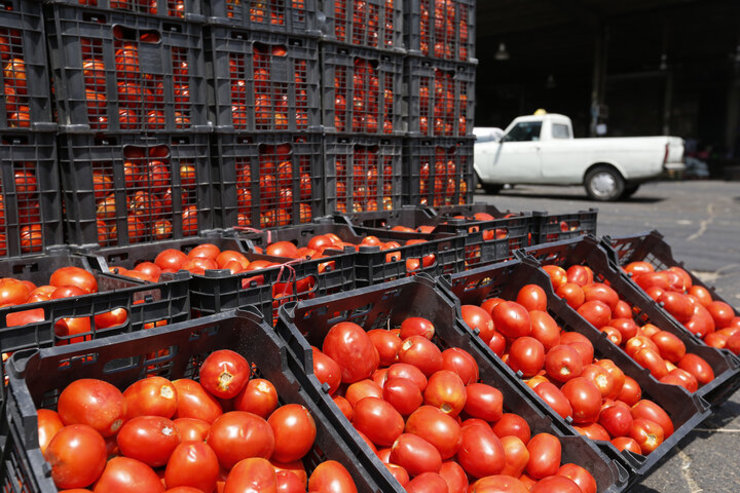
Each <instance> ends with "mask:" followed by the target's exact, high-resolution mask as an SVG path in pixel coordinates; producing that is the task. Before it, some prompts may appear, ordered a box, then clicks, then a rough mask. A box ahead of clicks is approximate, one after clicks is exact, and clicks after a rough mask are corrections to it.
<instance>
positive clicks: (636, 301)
mask: <svg viewBox="0 0 740 493" xmlns="http://www.w3.org/2000/svg"><path fill="white" fill-rule="evenodd" d="M518 255H520V256H521V257H525V256H531V257H533V258H535V259H536V260H538V261H539V262H540V263H541V264H542V265H546V264H554V265H559V266H561V267H568V266H570V265H573V264H580V265H587V266H588V267H590V268H591V270H593V273H594V280H597V279H598V280H599V281H601V282H607V283H608V284H609V285H610V286H611V288H612V289H614V290H615V291H616V292H617V293H618V294H619V296H620V298H622V299H624V300H625V301H626V302H627V303H629V304H630V305H632V306H633V312H634V315H633V318H634V319H635V321H636V322H637V323H638V325H643V324H646V323H652V324H653V325H655V326H657V327H659V328H660V329H662V330H666V331H668V332H670V333H672V334H674V335H675V336H677V337H678V338H679V339H681V341H682V342H683V343H684V344H685V345H686V352H687V353H694V354H696V355H698V356H700V357H702V358H704V359H705V360H706V361H707V363H708V364H709V366H711V367H712V371H713V372H714V375H715V378H714V380H712V381H711V382H710V383H708V384H706V385H703V386H702V387H700V388H699V390H697V391H696V392H695V393H694V394H695V395H698V396H700V397H702V398H704V399H705V400H706V401H707V402H709V403H710V404H712V405H718V404H721V403H723V402H724V401H725V400H726V399H727V398H729V397H730V395H732V393H733V391H734V390H736V389H737V387H738V386H740V364H739V363H740V362H739V360H738V359H737V358H736V357H735V356H733V355H732V354H731V353H730V352H729V351H725V350H720V349H716V348H714V347H711V346H707V345H706V344H705V343H704V341H702V340H701V339H700V338H699V337H697V336H695V335H694V334H692V333H691V332H689V331H688V330H686V329H685V328H684V327H683V326H682V325H680V324H679V323H678V322H676V320H675V319H674V318H673V317H671V316H670V315H668V313H667V312H666V311H665V310H663V309H662V308H661V307H660V306H659V305H658V304H657V303H656V302H655V301H653V300H652V299H651V298H650V297H648V296H647V295H646V294H645V293H644V292H643V291H642V290H641V289H639V288H638V287H637V286H636V285H635V284H634V283H633V282H632V281H631V280H630V279H629V277H627V276H626V275H624V274H622V273H621V272H619V270H617V268H616V267H614V266H613V265H612V264H611V263H610V262H609V259H608V257H607V253H606V251H605V250H604V249H603V248H602V247H601V246H600V244H599V241H598V240H597V239H596V238H594V237H593V236H582V237H580V238H574V239H570V240H563V241H558V242H553V243H547V244H543V245H536V246H531V247H528V248H525V249H523V250H520V251H519V252H518ZM573 311H574V310H573ZM574 312H575V311H574ZM645 371H647V370H645Z"/></svg>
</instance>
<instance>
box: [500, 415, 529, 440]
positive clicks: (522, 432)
mask: <svg viewBox="0 0 740 493" xmlns="http://www.w3.org/2000/svg"><path fill="white" fill-rule="evenodd" d="M492 429H493V432H494V433H495V434H496V436H497V437H499V438H504V437H506V436H515V437H517V438H519V439H520V440H521V441H522V442H523V443H524V444H525V445H526V444H527V443H529V439H530V437H531V432H530V430H529V424H527V422H526V421H525V419H524V418H522V417H521V416H519V415H518V414H512V413H505V414H504V415H503V416H501V419H499V420H498V421H497V422H496V424H495V425H493V428H492Z"/></svg>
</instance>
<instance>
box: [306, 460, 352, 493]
mask: <svg viewBox="0 0 740 493" xmlns="http://www.w3.org/2000/svg"><path fill="white" fill-rule="evenodd" d="M308 490H309V491H316V492H321V493H324V492H326V493H357V487H356V486H355V482H354V481H353V480H352V476H350V474H349V472H347V469H345V468H344V466H343V465H342V464H340V463H339V462H337V461H335V460H327V461H324V462H322V463H321V464H319V465H318V466H316V469H314V470H313V472H312V473H311V477H310V478H308Z"/></svg>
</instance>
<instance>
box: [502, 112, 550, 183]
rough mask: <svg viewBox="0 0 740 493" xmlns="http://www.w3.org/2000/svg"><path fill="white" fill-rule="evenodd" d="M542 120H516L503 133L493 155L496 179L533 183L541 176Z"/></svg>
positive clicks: (503, 181) (504, 181)
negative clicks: (516, 121) (506, 131)
mask: <svg viewBox="0 0 740 493" xmlns="http://www.w3.org/2000/svg"><path fill="white" fill-rule="evenodd" d="M541 132H542V122H541V121H538V122H519V123H517V124H516V125H514V127H512V128H511V130H509V132H508V133H507V134H506V135H504V137H503V139H502V140H501V144H500V145H499V146H498V149H497V153H496V155H495V156H492V158H493V176H494V180H495V182H497V183H509V182H507V181H506V180H507V179H509V180H511V183H535V182H538V181H540V178H541V176H542V165H541V158H540V133H541Z"/></svg>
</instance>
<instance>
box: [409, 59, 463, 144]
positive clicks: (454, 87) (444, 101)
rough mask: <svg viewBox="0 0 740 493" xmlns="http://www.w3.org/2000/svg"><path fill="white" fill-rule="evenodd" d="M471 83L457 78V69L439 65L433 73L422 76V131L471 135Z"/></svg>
mask: <svg viewBox="0 0 740 493" xmlns="http://www.w3.org/2000/svg"><path fill="white" fill-rule="evenodd" d="M468 87H469V86H468V84H467V83H466V82H464V81H460V80H458V79H456V78H455V73H454V72H448V71H445V70H440V69H438V68H435V69H434V76H433V77H432V74H429V75H428V76H422V77H420V81H419V105H420V114H419V131H420V132H421V134H422V135H436V136H448V137H449V136H465V135H467V129H468V120H467V109H468V92H467V91H468ZM456 126H457V128H456ZM430 130H431V132H430Z"/></svg>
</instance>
